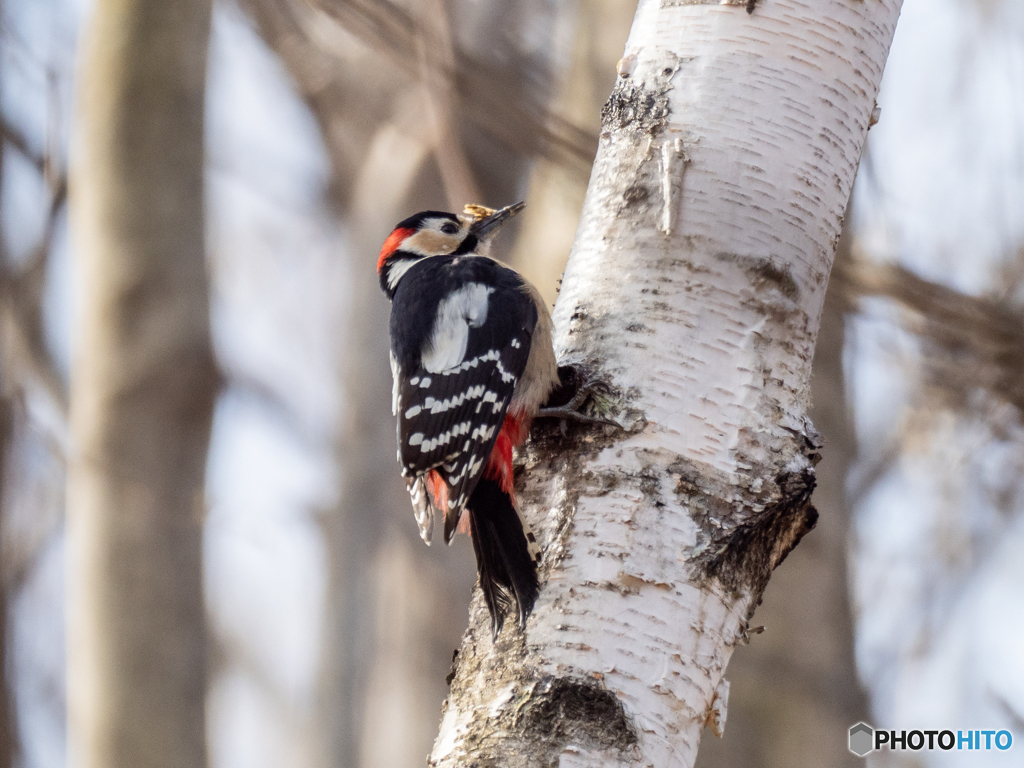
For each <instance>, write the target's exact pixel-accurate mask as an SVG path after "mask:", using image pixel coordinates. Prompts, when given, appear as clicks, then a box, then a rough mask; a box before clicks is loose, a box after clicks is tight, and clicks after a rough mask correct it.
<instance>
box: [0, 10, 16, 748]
mask: <svg viewBox="0 0 1024 768" xmlns="http://www.w3.org/2000/svg"><path fill="white" fill-rule="evenodd" d="M3 12H4V4H3V2H0V18H2V17H3ZM4 143H6V138H5V137H0V180H2V179H3V168H4V162H3V158H4V154H5V153H4V151H3V150H4V146H3V145H4ZM2 193H3V186H2V185H0V195H2ZM2 242H3V241H2V239H0V243H2ZM4 251H5V249H4V248H3V247H2V246H0V301H2V302H3V303H4V305H5V306H4V307H2V308H0V323H3V326H0V366H2V367H0V531H2V530H3V517H4V513H5V511H6V508H5V502H6V501H7V494H6V493H5V491H6V485H7V483H6V480H7V459H8V456H9V453H10V447H11V440H12V438H13V432H14V429H13V426H14V414H13V404H12V402H11V396H12V385H11V381H10V373H9V372H8V370H7V367H8V362H9V360H8V358H7V355H6V354H5V353H6V348H7V339H6V333H4V331H6V330H7V329H6V327H4V326H6V322H5V320H6V316H7V307H6V305H7V304H8V302H9V297H10V291H11V286H10V279H9V277H8V273H7V254H6V253H5V252H4ZM0 542H2V539H0ZM3 554H5V553H4V552H3V547H2V543H0V555H3ZM7 571H8V568H7V564H6V558H4V559H3V560H0V768H12V766H13V765H14V759H15V754H16V750H17V746H16V745H17V742H16V740H15V735H14V734H15V725H14V709H13V707H12V706H11V705H12V702H13V701H14V690H13V688H12V686H11V680H10V675H9V674H8V670H9V668H10V661H9V651H10V645H11V643H10V630H9V629H8V624H7V622H8V614H9V605H8V594H9V592H8V579H7V578H6V576H7Z"/></svg>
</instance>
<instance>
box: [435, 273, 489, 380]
mask: <svg viewBox="0 0 1024 768" xmlns="http://www.w3.org/2000/svg"><path fill="white" fill-rule="evenodd" d="M493 292H494V289H493V288H491V287H489V286H486V285H484V284H483V283H467V284H466V285H464V286H463V287H462V288H460V289H459V290H457V291H455V292H454V293H452V294H451V295H450V296H446V297H445V298H444V299H442V300H441V301H440V303H439V304H438V305H437V316H436V317H435V318H434V327H433V329H432V330H431V333H430V337H429V339H428V341H427V346H426V348H425V349H424V350H423V357H422V365H423V367H424V368H425V369H426V370H428V371H430V372H431V373H440V372H441V371H445V370H447V369H449V368H454V367H456V366H457V365H459V364H460V363H462V360H463V358H464V357H465V356H466V345H467V344H468V343H469V329H470V328H479V327H480V326H481V325H483V324H484V323H485V322H487V305H488V297H489V296H490V295H491V293H493Z"/></svg>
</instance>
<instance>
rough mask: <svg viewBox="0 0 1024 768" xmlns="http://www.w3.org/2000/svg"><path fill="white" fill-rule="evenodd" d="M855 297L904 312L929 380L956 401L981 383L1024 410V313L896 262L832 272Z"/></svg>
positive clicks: (860, 264) (850, 266)
mask: <svg viewBox="0 0 1024 768" xmlns="http://www.w3.org/2000/svg"><path fill="white" fill-rule="evenodd" d="M833 279H834V280H838V281H840V282H841V283H842V285H843V286H844V288H845V290H846V291H847V292H848V293H849V294H850V295H851V297H853V298H857V297H866V296H882V297H885V298H889V299H892V300H893V301H895V302H896V303H897V304H898V305H899V306H900V307H901V308H903V309H904V310H907V314H906V315H905V320H904V325H905V327H906V328H907V330H909V331H910V332H912V333H914V334H916V335H917V336H919V337H920V338H921V339H922V340H923V341H925V342H926V345H927V347H928V348H929V351H930V354H929V355H928V359H927V361H926V362H927V366H928V368H929V370H930V373H931V375H930V380H931V383H933V384H938V385H940V386H941V387H942V388H944V389H945V390H947V392H948V393H949V394H955V395H958V397H959V399H961V401H962V398H963V396H964V395H965V394H966V393H967V392H969V391H970V390H971V389H974V388H978V387H981V388H983V389H986V390H989V391H990V392H992V393H993V394H995V395H997V396H999V397H1001V398H1003V399H1005V400H1006V401H1008V402H1010V403H1011V404H1013V405H1014V406H1016V407H1017V408H1018V409H1020V410H1022V411H1024V312H1021V311H1020V310H1018V309H1016V308H1015V307H1013V306H1011V305H1010V304H1009V302H1007V301H1001V300H998V299H994V298H989V297H983V296H969V295H967V294H964V293H961V292H959V291H956V290H954V289H952V288H948V287H946V286H944V285H939V284H938V283H933V282H930V281H928V280H925V279H924V278H922V277H919V276H918V275H916V274H914V273H913V272H911V271H910V270H908V269H906V268H905V267H902V266H899V265H897V264H878V263H874V262H868V261H866V260H864V259H856V260H851V262H850V263H849V264H848V265H847V266H839V265H837V268H836V270H835V273H834V275H833Z"/></svg>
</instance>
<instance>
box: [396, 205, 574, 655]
mask: <svg viewBox="0 0 1024 768" xmlns="http://www.w3.org/2000/svg"><path fill="white" fill-rule="evenodd" d="M523 207H524V203H517V204H515V205H510V206H508V207H505V208H502V209H501V210H492V209H490V208H484V207H483V206H475V205H467V206H466V208H465V211H464V213H462V214H460V215H456V214H454V213H445V212H442V211H423V212H422V213H417V214H416V215H414V216H410V217H409V218H407V219H405V220H404V221H402V222H400V223H399V224H398V226H396V227H395V229H394V231H392V233H391V234H390V235H389V236H388V238H387V240H386V241H385V242H384V247H383V248H381V251H380V257H379V258H378V260H377V273H378V275H379V276H380V286H381V288H382V289H383V291H384V293H385V294H386V295H387V297H388V298H389V299H390V300H391V371H392V374H393V376H394V389H393V392H392V411H393V412H394V414H395V415H396V416H397V417H398V461H399V463H400V464H401V465H402V475H403V476H404V477H405V479H406V486H407V488H408V490H409V495H410V496H411V498H412V507H413V511H414V514H415V517H416V522H417V523H418V525H419V529H420V536H421V537H422V538H423V540H424V541H425V542H426V543H427V544H429V543H430V539H431V534H432V531H433V523H434V518H435V516H436V517H438V518H440V519H443V521H444V540H445V543H447V544H450V543H451V540H452V537H453V536H454V535H455V533H456V532H460V531H461V532H466V533H469V535H470V537H471V539H472V541H473V550H474V552H475V553H476V562H477V572H478V573H479V576H480V587H481V589H482V590H483V594H484V601H485V602H486V604H487V610H488V611H489V613H490V616H491V631H492V634H493V636H494V637H497V635H498V633H499V632H500V631H501V627H502V625H503V622H504V619H505V616H506V615H507V614H509V613H510V612H512V610H513V609H514V610H515V614H516V616H517V618H518V621H519V625H520V627H522V626H524V625H525V622H526V617H527V616H528V615H529V613H530V611H531V610H532V608H533V604H534V601H535V600H536V598H537V593H538V582H537V562H536V553H537V548H536V544H535V542H534V541H533V535H532V534H531V533H530V532H529V531H528V529H524V526H523V523H522V520H521V519H520V517H519V513H518V511H517V506H516V499H515V494H514V492H513V488H512V450H513V449H514V448H515V447H517V446H519V445H520V444H521V443H522V442H523V441H524V440H525V439H526V436H527V434H528V433H529V429H530V422H531V420H532V419H533V418H534V417H535V416H537V414H538V411H539V410H540V408H541V405H542V404H543V403H544V402H545V401H546V400H547V398H548V395H549V394H550V393H551V392H552V390H553V389H555V387H556V386H557V385H558V384H559V373H558V365H557V363H556V361H555V352H554V349H553V347H552V344H551V314H550V313H549V312H548V308H547V305H546V304H545V303H544V300H543V299H542V298H541V296H540V293H539V292H538V291H537V289H536V288H535V287H534V286H533V285H532V284H530V283H529V281H527V280H526V279H525V278H524V277H523V276H522V275H520V274H519V273H518V272H516V271H515V270H513V269H511V268H509V267H507V266H505V265H504V264H501V263H499V262H498V261H495V260H494V259H492V258H490V257H489V255H488V254H489V251H490V241H491V238H492V236H493V235H494V233H495V232H496V231H497V230H498V228H499V227H500V226H501V225H502V224H504V223H505V222H506V221H508V220H509V219H510V218H511V217H512V216H514V215H515V214H516V213H518V212H519V211H520V210H522V208H523Z"/></svg>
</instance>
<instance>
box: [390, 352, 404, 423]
mask: <svg viewBox="0 0 1024 768" xmlns="http://www.w3.org/2000/svg"><path fill="white" fill-rule="evenodd" d="M388 354H389V356H390V359H391V415H392V416H394V415H397V414H398V382H399V381H400V380H401V378H402V369H401V367H400V366H399V365H398V358H397V357H395V353H394V352H389V353H388Z"/></svg>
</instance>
